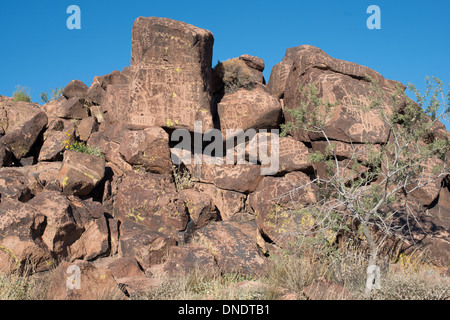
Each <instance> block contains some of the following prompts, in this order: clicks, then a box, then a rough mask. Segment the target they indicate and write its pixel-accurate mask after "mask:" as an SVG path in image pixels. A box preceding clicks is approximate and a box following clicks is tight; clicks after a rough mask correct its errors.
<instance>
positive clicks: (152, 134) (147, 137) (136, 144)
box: [119, 127, 172, 174]
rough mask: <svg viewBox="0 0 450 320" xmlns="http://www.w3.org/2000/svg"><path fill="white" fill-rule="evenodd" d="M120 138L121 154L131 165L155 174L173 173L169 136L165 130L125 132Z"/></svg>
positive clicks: (151, 129) (149, 129)
mask: <svg viewBox="0 0 450 320" xmlns="http://www.w3.org/2000/svg"><path fill="white" fill-rule="evenodd" d="M119 136H120V137H121V143H120V147H119V152H120V154H121V155H122V156H123V158H124V159H125V161H126V162H128V163H129V164H130V165H132V166H137V167H142V168H144V169H145V170H147V171H150V172H155V173H165V174H170V173H172V160H171V159H170V149H169V135H168V134H167V133H166V132H165V131H164V130H163V129H161V128H158V127H151V128H146V129H144V130H139V131H131V130H124V131H122V132H121V134H119Z"/></svg>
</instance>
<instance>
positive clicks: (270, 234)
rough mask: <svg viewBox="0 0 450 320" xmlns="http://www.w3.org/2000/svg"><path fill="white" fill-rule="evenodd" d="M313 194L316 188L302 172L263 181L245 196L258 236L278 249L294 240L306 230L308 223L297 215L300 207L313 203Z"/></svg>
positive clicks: (314, 199) (302, 214)
mask: <svg viewBox="0 0 450 320" xmlns="http://www.w3.org/2000/svg"><path fill="white" fill-rule="evenodd" d="M316 191H317V187H316V186H315V185H314V184H312V183H311V180H310V178H309V177H308V176H307V175H306V174H304V173H302V172H291V173H288V174H286V175H285V176H283V177H264V178H263V180H262V181H261V183H260V185H259V186H258V188H257V189H256V191H255V192H254V193H252V194H251V195H250V196H249V203H250V206H251V207H252V209H253V210H254V213H255V215H256V219H257V223H258V229H259V231H260V232H261V234H263V235H265V237H266V238H267V239H270V241H273V242H274V243H276V244H277V245H280V246H285V245H286V244H289V242H290V241H292V240H295V239H296V237H297V236H298V235H300V232H302V231H303V228H304V227H308V226H305V221H307V222H309V220H310V219H309V217H308V216H305V214H306V213H302V212H300V211H301V209H302V208H303V206H307V205H310V204H313V203H315V202H316V201H317V197H316ZM305 217H306V218H305ZM309 227H310V226H309Z"/></svg>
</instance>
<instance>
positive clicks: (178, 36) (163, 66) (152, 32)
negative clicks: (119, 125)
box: [128, 17, 214, 131]
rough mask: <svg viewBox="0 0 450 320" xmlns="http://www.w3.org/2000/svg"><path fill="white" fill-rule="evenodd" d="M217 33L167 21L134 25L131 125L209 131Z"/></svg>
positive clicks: (141, 21) (145, 20)
mask: <svg viewBox="0 0 450 320" xmlns="http://www.w3.org/2000/svg"><path fill="white" fill-rule="evenodd" d="M213 43H214V38H213V36H212V34H211V32H209V31H207V30H204V29H200V28H197V27H194V26H191V25H188V24H186V23H184V22H179V21H174V20H170V19H165V18H154V17H152V18H142V17H140V18H138V19H136V21H135V23H134V25H133V39H132V53H131V55H132V58H131V69H132V70H133V71H134V75H133V77H132V80H131V83H130V103H129V107H128V113H129V114H130V115H132V116H130V117H129V118H128V125H129V127H132V128H142V127H147V126H160V127H166V128H185V129H188V130H190V131H193V129H194V121H202V122H203V130H207V129H210V128H212V127H213V124H212V115H211V88H210V86H211V62H212V45H213Z"/></svg>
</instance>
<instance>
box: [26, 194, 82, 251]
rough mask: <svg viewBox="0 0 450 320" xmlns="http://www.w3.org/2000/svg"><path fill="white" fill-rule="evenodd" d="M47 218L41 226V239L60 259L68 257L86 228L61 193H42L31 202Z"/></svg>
mask: <svg viewBox="0 0 450 320" xmlns="http://www.w3.org/2000/svg"><path fill="white" fill-rule="evenodd" d="M29 204H30V205H32V206H34V207H35V208H36V209H38V210H39V212H40V213H41V214H42V215H43V216H45V219H43V220H42V223H41V224H40V225H41V227H40V228H41V233H42V235H41V238H42V241H43V243H45V245H46V246H47V248H48V249H49V250H50V251H51V252H53V253H54V254H55V255H57V256H58V257H67V256H68V248H69V246H71V245H72V244H73V243H74V242H75V241H77V240H78V239H79V238H80V236H81V234H82V233H83V232H84V228H83V227H82V226H80V225H79V224H78V223H77V221H76V220H75V217H76V216H77V214H76V212H74V208H73V206H72V204H71V202H70V200H69V199H68V198H67V197H66V196H64V195H63V194H62V193H60V192H51V191H48V192H42V193H40V194H38V195H37V196H36V197H34V198H33V199H31V200H30V201H29Z"/></svg>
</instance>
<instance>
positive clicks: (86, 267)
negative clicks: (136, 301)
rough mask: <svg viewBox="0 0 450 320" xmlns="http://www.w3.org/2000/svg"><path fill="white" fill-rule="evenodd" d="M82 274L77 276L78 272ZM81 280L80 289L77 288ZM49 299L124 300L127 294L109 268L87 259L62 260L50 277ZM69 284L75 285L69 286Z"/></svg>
mask: <svg viewBox="0 0 450 320" xmlns="http://www.w3.org/2000/svg"><path fill="white" fill-rule="evenodd" d="M77 270H78V274H79V275H80V277H79V279H77V277H76V272H77ZM78 280H79V289H77V288H76V285H77V281H78ZM48 281H49V283H50V288H49V290H48V293H47V297H46V298H47V299H48V300H124V299H126V296H125V295H124V293H123V292H122V291H121V290H120V289H119V287H118V284H117V282H116V281H115V280H114V277H113V276H112V275H111V272H110V271H109V270H107V269H104V268H101V267H96V266H95V265H94V264H93V263H91V262H87V261H80V260H78V261H74V262H65V261H64V262H62V263H61V264H60V265H59V266H58V268H56V269H55V270H54V271H53V273H52V275H51V276H50V277H49V279H48ZM68 282H70V283H69V284H70V285H72V286H74V287H72V288H69V286H68Z"/></svg>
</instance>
